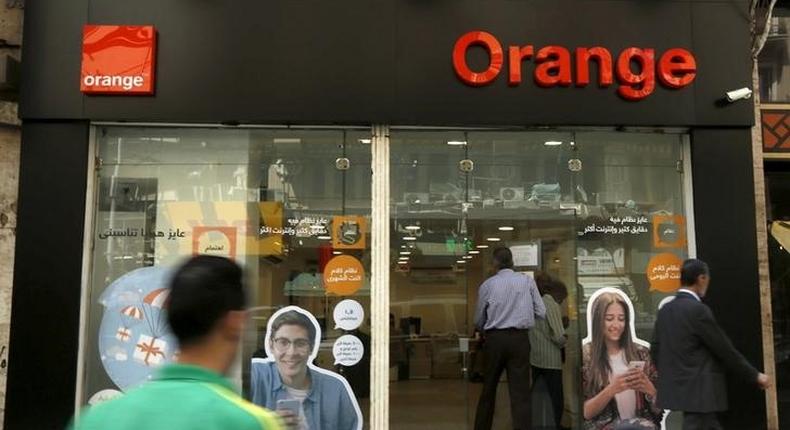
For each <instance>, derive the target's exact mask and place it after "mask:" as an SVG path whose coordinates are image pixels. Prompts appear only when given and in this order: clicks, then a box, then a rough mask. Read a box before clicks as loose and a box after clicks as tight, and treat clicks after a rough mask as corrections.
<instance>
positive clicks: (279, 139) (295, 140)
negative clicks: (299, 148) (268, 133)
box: [274, 137, 302, 143]
mask: <svg viewBox="0 0 790 430" xmlns="http://www.w3.org/2000/svg"><path fill="white" fill-rule="evenodd" d="M274 143H302V139H299V138H290V137H275V138H274Z"/></svg>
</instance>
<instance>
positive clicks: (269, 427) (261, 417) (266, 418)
mask: <svg viewBox="0 0 790 430" xmlns="http://www.w3.org/2000/svg"><path fill="white" fill-rule="evenodd" d="M204 385H205V386H206V387H208V388H209V389H211V390H212V391H214V392H215V393H217V394H219V395H220V396H221V397H222V398H224V399H225V400H227V401H229V402H231V403H233V404H234V405H236V406H238V407H239V408H241V409H243V410H245V411H246V412H248V413H249V414H250V415H252V416H253V417H255V419H256V420H258V422H259V423H260V424H261V428H262V429H263V430H281V429H282V428H283V427H282V424H281V423H280V418H279V417H278V416H277V415H275V414H273V413H271V412H269V411H267V410H265V409H263V408H260V407H258V406H255V405H253V404H252V403H250V402H248V401H246V400H244V399H242V398H241V397H239V396H238V395H237V394H236V393H234V392H232V391H229V390H227V389H226V388H224V387H220V386H217V385H213V384H204Z"/></svg>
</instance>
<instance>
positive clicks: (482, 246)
mask: <svg viewBox="0 0 790 430" xmlns="http://www.w3.org/2000/svg"><path fill="white" fill-rule="evenodd" d="M476 248H477V249H486V248H488V245H477V246H476Z"/></svg>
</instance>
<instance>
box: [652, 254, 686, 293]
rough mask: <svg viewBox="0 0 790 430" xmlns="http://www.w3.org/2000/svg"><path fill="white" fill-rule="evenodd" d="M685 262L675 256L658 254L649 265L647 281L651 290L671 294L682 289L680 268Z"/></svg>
mask: <svg viewBox="0 0 790 430" xmlns="http://www.w3.org/2000/svg"><path fill="white" fill-rule="evenodd" d="M682 265H683V261H681V260H680V257H678V256H677V255H675V254H672V253H669V252H665V253H663V254H658V255H656V256H654V257H653V258H651V259H650V262H648V263H647V271H646V275H647V280H648V282H650V290H651V291H653V290H656V291H660V292H662V293H671V292H673V291H675V290H677V289H678V288H680V267H681V266H682Z"/></svg>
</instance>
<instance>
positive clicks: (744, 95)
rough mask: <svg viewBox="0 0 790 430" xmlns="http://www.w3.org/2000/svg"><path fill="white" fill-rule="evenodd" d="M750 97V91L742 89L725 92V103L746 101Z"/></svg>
mask: <svg viewBox="0 0 790 430" xmlns="http://www.w3.org/2000/svg"><path fill="white" fill-rule="evenodd" d="M751 96H752V90H750V89H749V88H746V87H743V88H738V89H737V90H732V91H727V101H728V102H730V103H732V102H735V101H738V100H746V99H748V98H749V97H751Z"/></svg>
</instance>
